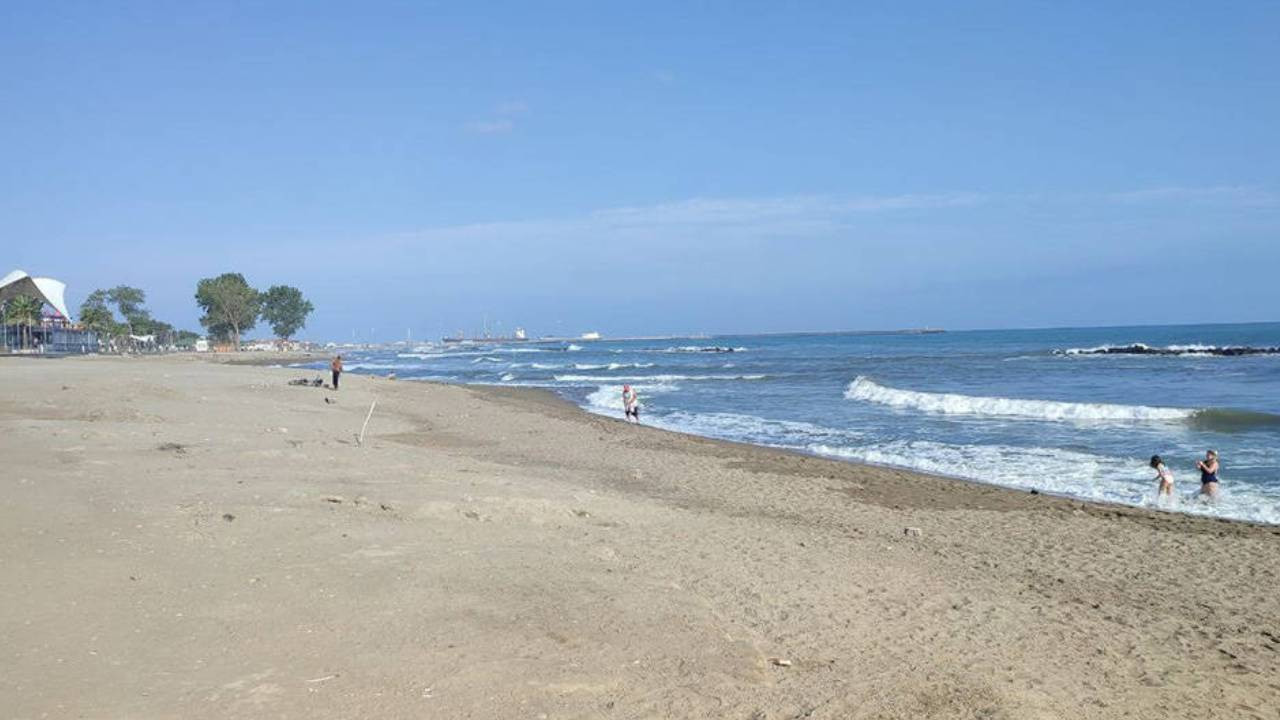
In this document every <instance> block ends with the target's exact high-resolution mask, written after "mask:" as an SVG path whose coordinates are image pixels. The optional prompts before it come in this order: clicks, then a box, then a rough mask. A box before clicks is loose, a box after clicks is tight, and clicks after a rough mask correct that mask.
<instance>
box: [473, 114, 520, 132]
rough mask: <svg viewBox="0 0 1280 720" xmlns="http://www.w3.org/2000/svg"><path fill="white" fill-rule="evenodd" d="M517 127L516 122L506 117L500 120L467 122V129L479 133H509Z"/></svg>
mask: <svg viewBox="0 0 1280 720" xmlns="http://www.w3.org/2000/svg"><path fill="white" fill-rule="evenodd" d="M514 129H515V123H513V122H511V121H510V120H507V119H505V118H502V119H498V120H475V121H473V122H469V123H467V130H469V131H471V132H473V133H476V134H477V135H498V134H501V133H509V132H511V131H512V130H514Z"/></svg>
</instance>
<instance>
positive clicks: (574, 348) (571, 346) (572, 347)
mask: <svg viewBox="0 0 1280 720" xmlns="http://www.w3.org/2000/svg"><path fill="white" fill-rule="evenodd" d="M581 349H582V346H581V345H574V344H573V343H569V347H567V348H565V350H567V351H569V352H578V351H579V350H581Z"/></svg>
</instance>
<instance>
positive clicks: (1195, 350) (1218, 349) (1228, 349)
mask: <svg viewBox="0 0 1280 720" xmlns="http://www.w3.org/2000/svg"><path fill="white" fill-rule="evenodd" d="M1053 353H1054V354H1055V355H1068V356H1090V357H1092V356H1102V357H1109V356H1112V355H1119V356H1131V355H1154V356H1156V357H1171V356H1172V357H1210V356H1226V357H1232V356H1257V355H1272V356H1274V355H1280V347H1266V346H1263V347H1252V346H1248V345H1205V344H1202V343H1191V344H1187V345H1165V346H1163V347H1154V346H1151V345H1147V344H1146V343H1128V344H1127V345H1096V346H1094V347H1085V348H1067V349H1066V350H1054V351H1053Z"/></svg>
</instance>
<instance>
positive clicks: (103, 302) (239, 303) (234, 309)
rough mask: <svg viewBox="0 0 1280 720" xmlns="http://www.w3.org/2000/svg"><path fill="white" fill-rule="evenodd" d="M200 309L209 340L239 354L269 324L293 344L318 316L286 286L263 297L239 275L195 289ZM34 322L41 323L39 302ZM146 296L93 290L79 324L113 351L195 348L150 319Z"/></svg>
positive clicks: (180, 333)
mask: <svg viewBox="0 0 1280 720" xmlns="http://www.w3.org/2000/svg"><path fill="white" fill-rule="evenodd" d="M195 298H196V304H197V305H199V306H200V309H201V310H203V311H204V316H203V317H201V318H200V324H201V325H202V326H204V328H205V330H206V331H207V332H208V334H209V337H210V338H211V339H213V340H215V341H219V342H230V343H232V344H233V345H234V346H235V348H236V350H239V349H240V338H241V337H242V336H243V335H244V333H246V332H248V331H249V330H252V329H253V328H254V327H256V326H257V324H258V320H259V319H262V320H265V321H266V322H267V323H268V324H269V325H270V326H271V329H272V330H273V331H274V332H275V334H276V336H277V337H279V338H282V339H285V340H287V339H289V338H291V337H293V336H294V334H296V333H297V332H298V331H299V330H301V329H302V328H303V327H305V326H306V322H307V316H308V315H310V314H311V312H312V310H314V309H315V308H314V306H312V304H311V302H310V301H309V300H307V299H306V298H305V297H303V295H302V291H301V290H299V289H297V288H295V287H290V286H288V285H273V286H271V287H270V288H268V289H267V290H266V291H265V292H259V291H258V290H255V289H254V288H252V287H250V285H249V283H248V282H246V281H245V279H244V276H243V275H241V274H240V273H224V274H222V275H219V276H217V277H213V278H204V279H202V280H200V282H199V283H197V284H196V294H195ZM32 300H33V301H35V303H36V310H35V316H36V318H37V319H38V318H39V312H40V310H39V305H40V303H39V301H38V300H35V299H34V298H32ZM146 301H147V294H146V292H144V291H143V290H142V289H141V288H136V287H130V286H128V285H117V286H116V287H114V288H110V289H107V290H94V291H93V292H91V293H89V296H88V297H87V298H85V301H84V302H83V303H82V304H81V305H80V322H81V324H83V325H84V326H85V328H87V329H89V330H92V331H94V332H96V333H98V337H99V338H101V339H102V340H104V341H105V343H106V344H107V345H109V346H111V347H113V348H115V349H123V348H124V347H132V346H135V345H136V343H137V341H136V340H135V338H138V337H144V336H153V337H154V338H155V339H156V344H158V345H172V346H177V347H192V346H193V345H194V344H195V341H196V340H198V339H199V338H200V335H199V334H198V333H195V332H191V331H190V330H178V329H176V328H174V326H172V325H170V324H169V323H166V322H162V321H160V320H157V319H155V318H154V317H152V316H151V312H150V311H149V310H147V309H146V307H144V306H145V304H146Z"/></svg>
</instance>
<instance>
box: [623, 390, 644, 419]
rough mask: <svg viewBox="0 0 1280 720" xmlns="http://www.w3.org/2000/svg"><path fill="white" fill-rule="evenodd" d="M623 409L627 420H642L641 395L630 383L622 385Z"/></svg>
mask: <svg viewBox="0 0 1280 720" xmlns="http://www.w3.org/2000/svg"><path fill="white" fill-rule="evenodd" d="M622 409H623V411H624V412H625V413H626V418H627V420H633V421H635V422H637V423H639V422H640V396H639V395H638V394H637V393H636V391H635V388H633V387H631V386H630V385H623V386H622Z"/></svg>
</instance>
